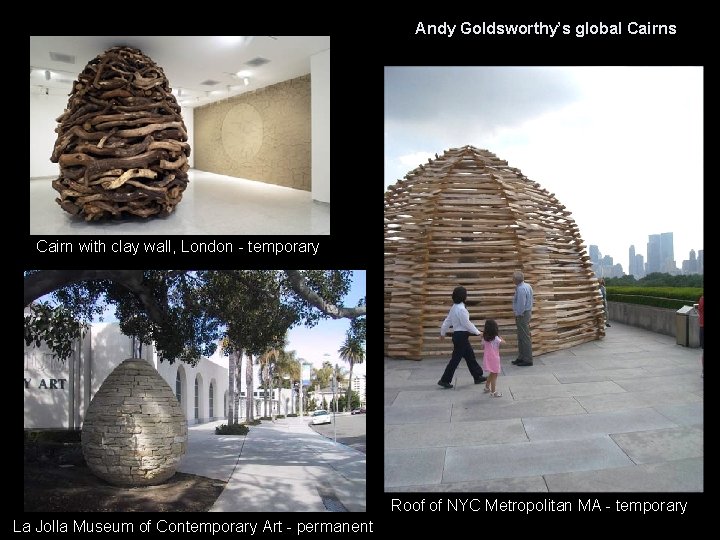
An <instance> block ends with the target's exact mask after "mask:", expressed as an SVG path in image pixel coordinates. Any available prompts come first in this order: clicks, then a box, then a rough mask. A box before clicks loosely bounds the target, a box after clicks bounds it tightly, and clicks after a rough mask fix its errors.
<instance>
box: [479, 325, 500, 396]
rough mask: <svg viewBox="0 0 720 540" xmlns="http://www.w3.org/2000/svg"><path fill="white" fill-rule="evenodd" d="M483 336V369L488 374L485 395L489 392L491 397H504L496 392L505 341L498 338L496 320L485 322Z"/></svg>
mask: <svg viewBox="0 0 720 540" xmlns="http://www.w3.org/2000/svg"><path fill="white" fill-rule="evenodd" d="M482 335H483V336H482V348H483V369H484V370H485V371H487V372H488V378H487V382H486V383H485V393H488V392H489V393H490V396H491V397H502V394H501V393H500V392H497V391H496V390H495V381H497V376H498V373H500V344H501V343H504V342H505V340H504V339H503V338H501V337H500V336H498V324H497V322H496V321H495V320H494V319H487V320H486V321H485V328H484V329H483V332H482Z"/></svg>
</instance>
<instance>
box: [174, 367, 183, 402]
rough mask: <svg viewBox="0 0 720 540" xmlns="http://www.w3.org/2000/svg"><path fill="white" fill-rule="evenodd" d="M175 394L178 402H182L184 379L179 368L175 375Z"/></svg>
mask: <svg viewBox="0 0 720 540" xmlns="http://www.w3.org/2000/svg"><path fill="white" fill-rule="evenodd" d="M175 395H176V396H177V400H178V403H182V379H181V378H180V370H179V369H178V371H177V376H176V377H175Z"/></svg>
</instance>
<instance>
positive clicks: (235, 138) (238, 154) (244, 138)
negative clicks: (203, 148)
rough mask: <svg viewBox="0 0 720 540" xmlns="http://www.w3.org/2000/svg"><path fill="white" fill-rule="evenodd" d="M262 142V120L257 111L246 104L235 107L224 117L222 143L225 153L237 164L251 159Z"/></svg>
mask: <svg viewBox="0 0 720 540" xmlns="http://www.w3.org/2000/svg"><path fill="white" fill-rule="evenodd" d="M262 140H263V120H262V117H261V116H260V113H259V112H258V110H257V109H256V108H255V107H253V106H252V105H248V104H246V103H243V104H240V105H236V106H235V107H233V108H232V109H230V110H229V111H228V113H227V114H226V115H225V119H224V120H223V125H222V143H223V148H224V149H225V153H227V155H228V156H229V157H230V158H231V159H232V160H233V161H234V162H235V163H237V164H242V163H246V162H248V161H250V160H251V159H253V158H254V157H255V156H256V155H257V153H258V152H259V151H260V147H261V146H262Z"/></svg>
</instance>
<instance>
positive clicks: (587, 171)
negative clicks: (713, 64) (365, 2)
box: [385, 66, 704, 272]
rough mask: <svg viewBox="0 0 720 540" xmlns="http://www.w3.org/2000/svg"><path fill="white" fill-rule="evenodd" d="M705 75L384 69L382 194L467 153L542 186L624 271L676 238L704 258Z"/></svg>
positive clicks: (640, 70)
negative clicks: (447, 156) (652, 246)
mask: <svg viewBox="0 0 720 540" xmlns="http://www.w3.org/2000/svg"><path fill="white" fill-rule="evenodd" d="M702 84H703V68H702V67H690V66H688V67H662V66H651V67H643V66H634V67H602V66H597V67H387V68H385V188H386V189H387V187H388V186H389V185H391V184H393V183H395V182H396V181H397V180H398V179H401V178H403V177H404V175H405V174H407V173H408V172H410V171H411V170H413V169H415V168H416V167H418V166H419V165H421V164H423V163H426V162H427V160H428V158H430V159H434V158H435V154H438V155H440V154H442V152H443V151H444V150H446V149H448V148H454V147H459V146H464V145H467V144H471V145H473V146H476V147H478V148H486V149H488V150H490V151H491V152H493V153H495V154H496V155H497V156H498V157H499V158H500V159H503V160H507V162H508V165H509V166H511V167H516V168H518V169H520V170H521V171H522V173H523V174H524V175H525V176H527V177H528V178H529V179H530V180H532V181H535V182H538V183H539V184H540V185H541V186H542V187H543V188H544V189H546V190H547V191H548V192H550V193H553V194H554V195H555V196H556V197H557V199H558V200H559V201H560V202H561V203H562V204H563V205H565V206H566V208H567V210H569V211H570V212H571V213H572V216H571V217H572V218H573V219H574V220H575V222H576V223H577V225H578V227H579V229H580V234H581V237H582V240H583V243H584V245H585V247H586V248H588V247H589V246H590V245H591V244H592V245H598V246H600V249H601V250H602V252H603V254H609V255H611V256H612V257H613V259H614V260H615V262H620V264H622V266H623V269H624V271H625V272H627V270H628V248H629V246H630V245H635V249H636V252H637V253H639V254H642V255H643V257H644V258H645V259H647V253H646V250H647V247H646V246H647V242H648V235H650V234H661V233H663V232H669V231H672V232H673V233H674V248H675V253H676V265H677V267H680V265H681V263H682V260H684V259H686V258H687V257H688V253H689V252H690V250H691V249H694V250H695V252H696V253H697V252H698V251H699V250H702V249H704V248H703V205H702V204H703V170H702V163H703V116H702V110H703V89H702Z"/></svg>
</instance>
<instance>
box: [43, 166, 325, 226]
mask: <svg viewBox="0 0 720 540" xmlns="http://www.w3.org/2000/svg"><path fill="white" fill-rule="evenodd" d="M188 176H189V178H190V182H189V183H188V187H187V189H186V190H185V193H184V194H183V198H182V201H181V202H180V204H178V206H177V208H176V209H175V212H173V214H172V215H170V216H168V217H165V218H154V219H149V220H140V219H131V220H111V221H103V222H99V223H95V222H93V223H88V222H86V221H84V220H83V219H81V218H77V217H75V216H71V215H70V214H68V213H67V212H65V211H64V210H63V209H62V208H60V205H58V204H57V203H56V202H55V198H56V197H57V196H58V195H59V194H58V192H57V191H55V190H54V189H53V188H52V184H51V182H52V180H53V179H52V178H38V179H33V180H30V234H39V235H56V234H159V235H168V234H186V235H192V234H212V235H224V234H242V235H259V234H263V235H264V234H330V205H329V204H324V203H319V202H314V201H313V200H312V196H311V194H310V192H308V191H302V190H299V189H291V188H286V187H281V186H275V185H272V184H265V183H263V182H255V181H252V180H244V179H242V178H233V177H230V176H224V175H220V174H213V173H208V172H203V171H197V170H194V169H192V170H190V171H189V173H188Z"/></svg>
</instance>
